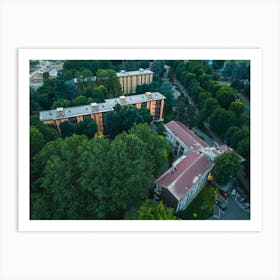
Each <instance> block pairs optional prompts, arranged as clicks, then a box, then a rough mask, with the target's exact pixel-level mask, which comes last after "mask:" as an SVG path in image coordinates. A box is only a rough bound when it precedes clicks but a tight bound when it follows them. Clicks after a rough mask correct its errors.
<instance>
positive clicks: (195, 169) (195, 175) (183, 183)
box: [155, 151, 213, 201]
mask: <svg viewBox="0 0 280 280" xmlns="http://www.w3.org/2000/svg"><path fill="white" fill-rule="evenodd" d="M212 165H213V163H212V161H211V160H210V159H209V158H208V157H207V156H206V155H204V154H202V153H200V152H196V151H192V152H190V153H189V154H188V155H187V156H182V157H180V158H179V160H178V161H176V162H175V163H174V164H173V166H172V167H171V168H170V169H169V170H167V171H166V172H165V173H164V174H163V175H162V176H161V177H159V178H158V179H157V180H156V181H155V183H156V184H159V185H161V186H162V187H165V188H167V189H168V190H169V191H170V192H171V193H172V194H173V195H174V197H175V198H176V199H177V200H178V201H179V200H180V199H182V198H183V197H184V196H185V194H186V192H187V191H188V190H189V189H190V188H191V187H192V186H193V184H194V183H195V181H196V180H198V179H199V177H200V176H202V175H203V174H204V173H205V172H206V171H207V170H208V169H209V168H210V167H212Z"/></svg>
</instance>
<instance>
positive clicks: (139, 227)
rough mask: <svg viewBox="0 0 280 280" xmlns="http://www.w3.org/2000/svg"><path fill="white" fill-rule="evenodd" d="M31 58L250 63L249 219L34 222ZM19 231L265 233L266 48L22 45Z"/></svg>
mask: <svg viewBox="0 0 280 280" xmlns="http://www.w3.org/2000/svg"><path fill="white" fill-rule="evenodd" d="M30 59H32V60H33V59H34V60H37V59H45V60H47V59H53V60H66V59H80V60H82V59H92V60H95V59H97V60H102V59H110V60H112V59H163V60H168V59H178V60H183V59H190V60H191V59H193V60H194V59H196V60H208V59H225V60H230V59H232V60H250V61H251V92H253V93H254V94H252V95H251V96H252V97H253V98H251V103H250V105H251V135H250V137H251V186H252V185H253V186H254V188H253V190H252V191H251V219H250V220H242V221H241V220H234V221H220V220H203V221H201V220H199V221H198V220H197V221H186V220H184V221H108V220H101V221H97V220H96V221H69V220H67V221H35V220H30V219H29V60H30ZM18 79H19V86H18V88H19V92H18V96H19V106H18V130H19V131H18V137H19V141H18V143H19V144H18V151H19V160H18V170H19V176H18V196H19V197H18V198H19V199H18V201H19V205H18V230H19V231H261V230H262V199H261V197H262V158H261V153H260V147H262V114H261V113H260V112H262V52H261V50H260V49H19V50H18Z"/></svg>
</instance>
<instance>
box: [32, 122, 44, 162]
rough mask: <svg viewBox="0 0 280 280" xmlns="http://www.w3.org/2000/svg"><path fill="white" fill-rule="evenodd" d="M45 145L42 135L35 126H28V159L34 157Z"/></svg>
mask: <svg viewBox="0 0 280 280" xmlns="http://www.w3.org/2000/svg"><path fill="white" fill-rule="evenodd" d="M45 144H46V140H45V138H44V136H43V134H42V133H41V132H40V131H39V130H38V128H36V127H35V126H33V125H31V126H30V158H32V157H34V156H35V155H36V154H37V153H38V152H40V150H41V149H42V148H43V147H44V145H45Z"/></svg>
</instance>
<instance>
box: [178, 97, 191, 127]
mask: <svg viewBox="0 0 280 280" xmlns="http://www.w3.org/2000/svg"><path fill="white" fill-rule="evenodd" d="M188 103H189V102H188V99H187V98H185V97H184V96H182V95H181V96H179V97H178V98H177V100H176V103H175V108H176V111H175V118H176V119H177V120H179V121H181V122H184V121H185V119H186V107H187V105H188Z"/></svg>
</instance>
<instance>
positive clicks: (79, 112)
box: [40, 92, 165, 134]
mask: <svg viewBox="0 0 280 280" xmlns="http://www.w3.org/2000/svg"><path fill="white" fill-rule="evenodd" d="M164 99H165V96H164V95H162V94H161V93H159V92H146V93H145V94H138V95H131V96H120V97H117V98H111V99H106V100H105V102H103V103H91V104H88V105H82V106H76V107H68V108H63V107H60V108H56V109H54V110H47V111H42V112H40V120H41V121H42V122H43V123H45V124H54V125H55V126H56V127H57V129H58V131H60V130H59V126H60V123H62V122H64V121H68V120H70V121H72V122H74V123H75V122H80V121H82V120H83V119H84V117H86V116H90V117H91V118H93V119H94V120H95V122H96V124H97V127H98V134H103V130H104V121H105V115H106V113H107V112H110V111H114V107H115V106H116V105H117V104H120V105H121V106H125V105H130V106H134V107H136V108H139V109H140V108H147V109H149V110H150V113H151V115H152V116H153V118H154V120H160V119H162V114H163V107H164Z"/></svg>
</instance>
